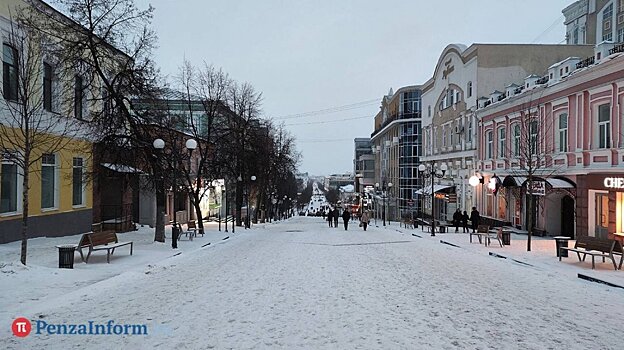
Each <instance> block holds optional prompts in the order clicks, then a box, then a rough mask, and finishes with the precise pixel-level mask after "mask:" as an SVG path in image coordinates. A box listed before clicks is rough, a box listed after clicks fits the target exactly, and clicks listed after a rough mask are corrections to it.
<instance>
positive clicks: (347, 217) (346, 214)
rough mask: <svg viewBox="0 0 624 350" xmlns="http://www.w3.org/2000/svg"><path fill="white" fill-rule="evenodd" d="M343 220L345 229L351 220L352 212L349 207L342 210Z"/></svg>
mask: <svg viewBox="0 0 624 350" xmlns="http://www.w3.org/2000/svg"><path fill="white" fill-rule="evenodd" d="M342 220H343V221H344V227H345V231H346V230H347V227H349V220H351V213H349V211H348V210H347V209H345V210H344V211H343V212H342Z"/></svg>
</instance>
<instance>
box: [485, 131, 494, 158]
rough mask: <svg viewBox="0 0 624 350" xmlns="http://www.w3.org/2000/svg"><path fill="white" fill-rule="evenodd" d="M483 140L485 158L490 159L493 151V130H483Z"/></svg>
mask: <svg viewBox="0 0 624 350" xmlns="http://www.w3.org/2000/svg"><path fill="white" fill-rule="evenodd" d="M485 142H486V143H487V145H486V150H485V151H486V159H492V157H493V155H494V154H493V152H494V132H493V130H491V129H490V130H488V131H486V132H485Z"/></svg>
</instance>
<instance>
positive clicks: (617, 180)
mask: <svg viewBox="0 0 624 350" xmlns="http://www.w3.org/2000/svg"><path fill="white" fill-rule="evenodd" d="M603 184H604V187H606V188H618V189H619V188H624V177H605V179H604V182H603Z"/></svg>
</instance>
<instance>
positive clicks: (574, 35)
mask: <svg viewBox="0 0 624 350" xmlns="http://www.w3.org/2000/svg"><path fill="white" fill-rule="evenodd" d="M578 34H579V30H578V27H577V28H574V31H573V32H572V43H573V44H575V45H576V44H578V43H579V41H578V39H579V35H578Z"/></svg>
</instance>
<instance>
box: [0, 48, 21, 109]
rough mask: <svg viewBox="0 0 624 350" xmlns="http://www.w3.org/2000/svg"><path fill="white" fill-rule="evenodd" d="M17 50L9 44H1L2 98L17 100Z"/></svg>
mask: <svg viewBox="0 0 624 350" xmlns="http://www.w3.org/2000/svg"><path fill="white" fill-rule="evenodd" d="M17 77H18V73H17V50H16V49H15V48H13V47H12V46H10V45H7V44H3V45H2V91H3V95H4V98H5V99H7V100H10V101H16V100H17Z"/></svg>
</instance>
